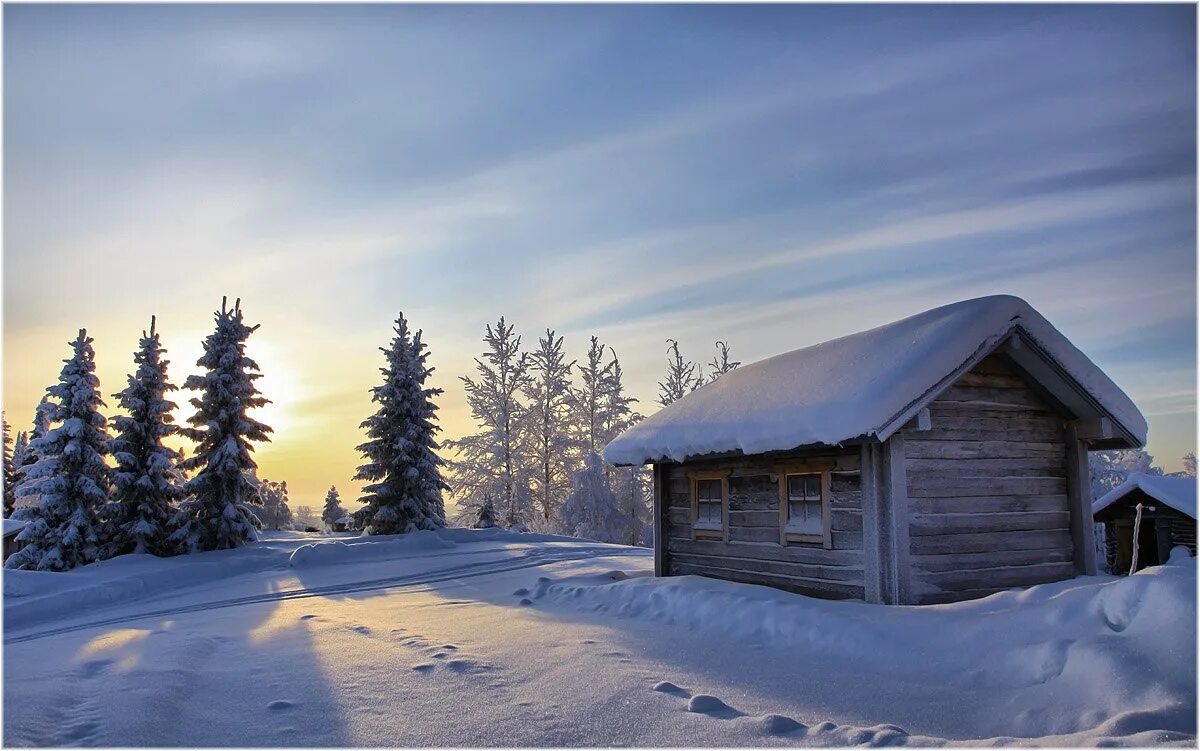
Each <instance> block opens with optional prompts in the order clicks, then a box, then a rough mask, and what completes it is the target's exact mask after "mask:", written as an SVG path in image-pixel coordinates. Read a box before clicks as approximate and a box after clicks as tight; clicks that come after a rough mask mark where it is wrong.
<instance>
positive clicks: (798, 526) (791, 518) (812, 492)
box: [784, 473, 824, 536]
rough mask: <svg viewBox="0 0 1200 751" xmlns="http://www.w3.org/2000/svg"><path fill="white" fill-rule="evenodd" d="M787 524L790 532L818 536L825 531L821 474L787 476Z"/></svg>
mask: <svg viewBox="0 0 1200 751" xmlns="http://www.w3.org/2000/svg"><path fill="white" fill-rule="evenodd" d="M787 504H788V509H787V525H786V526H785V527H784V529H785V530H786V531H787V532H788V533H789V534H799V535H813V536H818V535H821V534H822V533H823V530H824V524H823V522H822V519H821V517H822V511H821V475H820V474H817V473H812V474H804V475H788V476H787Z"/></svg>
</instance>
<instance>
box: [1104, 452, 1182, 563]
mask: <svg viewBox="0 0 1200 751" xmlns="http://www.w3.org/2000/svg"><path fill="white" fill-rule="evenodd" d="M1139 503H1140V504H1142V518H1141V521H1140V523H1138V522H1137V506H1138V504H1139ZM1092 513H1093V514H1094V516H1095V520H1096V521H1097V522H1099V523H1102V524H1103V525H1104V550H1105V553H1106V556H1107V558H1108V561H1107V563H1108V570H1109V571H1111V572H1112V573H1114V574H1127V573H1129V569H1130V566H1131V565H1132V563H1133V541H1134V527H1135V526H1136V527H1137V541H1138V546H1137V548H1138V556H1137V570H1141V569H1144V568H1146V567H1147V566H1158V565H1160V564H1162V563H1166V562H1167V558H1168V557H1170V554H1171V549H1172V548H1175V547H1185V548H1187V549H1188V552H1189V553H1191V554H1192V555H1193V556H1195V555H1196V478H1194V477H1164V476H1162V475H1149V474H1145V473H1137V474H1133V475H1130V476H1129V477H1128V478H1127V479H1126V480H1125V482H1123V483H1121V484H1120V485H1118V486H1117V487H1115V488H1113V489H1112V490H1110V491H1109V492H1107V493H1105V494H1104V495H1103V496H1102V497H1100V498H1099V499H1097V501H1096V503H1095V504H1093V506H1092Z"/></svg>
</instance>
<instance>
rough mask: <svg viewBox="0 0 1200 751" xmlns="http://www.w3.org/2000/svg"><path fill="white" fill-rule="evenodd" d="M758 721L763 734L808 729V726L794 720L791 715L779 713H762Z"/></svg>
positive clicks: (784, 733)
mask: <svg viewBox="0 0 1200 751" xmlns="http://www.w3.org/2000/svg"><path fill="white" fill-rule="evenodd" d="M758 723H759V729H760V730H761V731H762V734H763V735H789V734H791V733H795V732H797V731H800V730H808V726H807V725H805V724H804V723H802V722H796V721H795V720H793V719H792V718H791V717H787V716H786V715H781V714H769V715H763V716H762V718H760V719H759V721H758Z"/></svg>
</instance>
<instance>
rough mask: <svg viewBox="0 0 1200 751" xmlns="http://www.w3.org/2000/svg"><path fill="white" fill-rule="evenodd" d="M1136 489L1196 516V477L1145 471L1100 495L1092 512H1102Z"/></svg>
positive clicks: (1181, 511)
mask: <svg viewBox="0 0 1200 751" xmlns="http://www.w3.org/2000/svg"><path fill="white" fill-rule="evenodd" d="M1135 489H1137V490H1141V491H1142V492H1143V493H1145V494H1146V495H1148V496H1150V497H1151V498H1153V499H1155V500H1156V501H1158V502H1159V503H1162V504H1164V505H1166V506H1170V507H1171V508H1173V509H1175V510H1176V511H1179V512H1180V513H1184V514H1187V515H1188V516H1190V517H1192V518H1193V519H1195V518H1196V478H1195V477H1164V476H1163V475H1148V474H1145V473H1144V472H1138V473H1135V474H1132V475H1130V476H1129V477H1128V478H1127V479H1126V480H1125V482H1123V483H1121V484H1120V485H1118V486H1117V487H1115V488H1113V489H1112V490H1110V491H1108V492H1107V493H1105V494H1104V495H1102V496H1100V498H1098V499H1097V500H1096V502H1095V503H1093V504H1092V513H1093V514H1098V513H1100V512H1101V511H1103V510H1104V509H1106V508H1108V507H1109V506H1111V505H1112V504H1113V503H1115V502H1117V501H1119V500H1121V499H1122V498H1124V497H1125V496H1126V495H1128V494H1129V492H1130V491H1132V490H1135Z"/></svg>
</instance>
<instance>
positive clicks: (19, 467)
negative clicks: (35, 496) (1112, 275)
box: [4, 430, 32, 518]
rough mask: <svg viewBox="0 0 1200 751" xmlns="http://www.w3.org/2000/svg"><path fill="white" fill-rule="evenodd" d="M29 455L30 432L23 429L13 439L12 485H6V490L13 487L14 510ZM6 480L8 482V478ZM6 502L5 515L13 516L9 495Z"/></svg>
mask: <svg viewBox="0 0 1200 751" xmlns="http://www.w3.org/2000/svg"><path fill="white" fill-rule="evenodd" d="M28 456H29V434H28V433H26V432H25V431H24V430H22V431H21V432H19V433H17V439H16V440H15V441H13V451H12V464H13V473H12V485H11V486H10V485H7V484H6V485H5V490H6V492H7V491H8V489H9V488H10V487H11V489H12V503H13V510H15V509H16V501H17V486H19V485H20V484H21V480H22V479H23V478H24V477H25V467H26V464H27V463H26V461H25V459H26V458H27V457H28ZM29 464H32V462H29ZM6 482H7V478H6ZM4 502H5V513H4V515H5V517H6V518H7V517H8V516H11V513H10V512H9V510H8V508H7V504H8V502H9V499H8V497H7V496H6V497H5V499H4Z"/></svg>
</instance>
